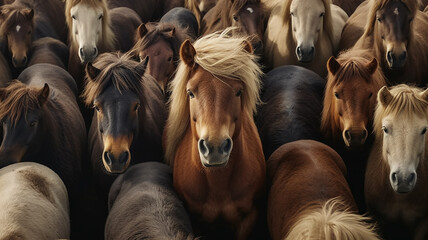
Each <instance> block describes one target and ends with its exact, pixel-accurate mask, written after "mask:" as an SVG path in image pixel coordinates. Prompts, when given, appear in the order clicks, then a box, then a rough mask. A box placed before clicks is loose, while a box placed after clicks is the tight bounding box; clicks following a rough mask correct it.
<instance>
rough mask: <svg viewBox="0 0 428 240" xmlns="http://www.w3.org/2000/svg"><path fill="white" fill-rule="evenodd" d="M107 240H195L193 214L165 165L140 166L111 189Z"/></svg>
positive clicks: (132, 168) (133, 168)
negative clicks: (185, 204) (184, 203)
mask: <svg viewBox="0 0 428 240" xmlns="http://www.w3.org/2000/svg"><path fill="white" fill-rule="evenodd" d="M108 205H109V215H108V218H107V222H106V227H105V239H106V240H110V239H181V240H185V239H187V240H190V239H194V237H193V236H192V225H191V222H190V218H189V215H188V214H187V212H186V209H185V208H184V206H183V202H182V201H181V200H180V199H179V198H178V196H177V194H176V193H175V191H174V187H173V186H172V170H171V168H170V167H168V166H167V165H166V164H164V163H159V162H146V163H139V164H136V165H134V166H132V167H130V168H129V169H128V171H126V173H124V174H122V175H120V176H119V177H118V178H117V179H116V180H115V181H114V183H113V185H112V186H111V189H110V194H109V199H108Z"/></svg>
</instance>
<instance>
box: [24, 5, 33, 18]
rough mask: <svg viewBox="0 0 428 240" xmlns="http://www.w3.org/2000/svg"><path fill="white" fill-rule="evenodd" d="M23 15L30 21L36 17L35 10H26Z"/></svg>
mask: <svg viewBox="0 0 428 240" xmlns="http://www.w3.org/2000/svg"><path fill="white" fill-rule="evenodd" d="M23 13H24V14H25V16H26V17H27V19H28V20H33V17H34V10H33V9H30V8H28V9H24V10H23Z"/></svg>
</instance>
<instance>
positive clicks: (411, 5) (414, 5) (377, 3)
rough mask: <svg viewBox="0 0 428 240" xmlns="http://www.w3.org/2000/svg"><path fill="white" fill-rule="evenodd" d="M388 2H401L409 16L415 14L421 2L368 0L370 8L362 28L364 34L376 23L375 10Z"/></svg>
mask: <svg viewBox="0 0 428 240" xmlns="http://www.w3.org/2000/svg"><path fill="white" fill-rule="evenodd" d="M389 2H402V3H403V4H404V5H406V7H407V8H408V9H409V11H410V15H411V16H413V17H414V16H415V15H416V12H417V11H418V8H419V5H420V4H421V3H420V2H419V0H418V1H415V0H370V10H369V14H368V16H367V22H366V26H365V30H364V34H363V35H364V36H368V35H370V34H372V33H373V29H374V25H375V23H376V12H377V11H378V10H380V9H382V8H384V7H385V6H386V5H387V4H388V3H389Z"/></svg>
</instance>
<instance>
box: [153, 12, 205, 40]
mask: <svg viewBox="0 0 428 240" xmlns="http://www.w3.org/2000/svg"><path fill="white" fill-rule="evenodd" d="M159 22H161V23H171V24H174V26H175V27H176V28H180V29H182V30H185V31H186V32H187V35H188V36H189V38H191V39H196V38H197V37H198V36H199V25H198V21H197V19H196V17H195V15H194V14H193V13H192V11H190V10H189V9H187V8H183V7H176V8H173V9H171V10H169V11H168V12H167V13H165V14H164V15H163V16H162V18H161V19H160V20H159Z"/></svg>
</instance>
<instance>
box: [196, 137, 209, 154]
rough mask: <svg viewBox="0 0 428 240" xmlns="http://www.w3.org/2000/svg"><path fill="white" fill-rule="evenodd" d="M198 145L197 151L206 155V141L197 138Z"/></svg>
mask: <svg viewBox="0 0 428 240" xmlns="http://www.w3.org/2000/svg"><path fill="white" fill-rule="evenodd" d="M198 147H199V152H201V153H202V155H204V156H208V154H209V149H208V146H207V145H206V142H205V140H204V139H200V140H199V143H198Z"/></svg>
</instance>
